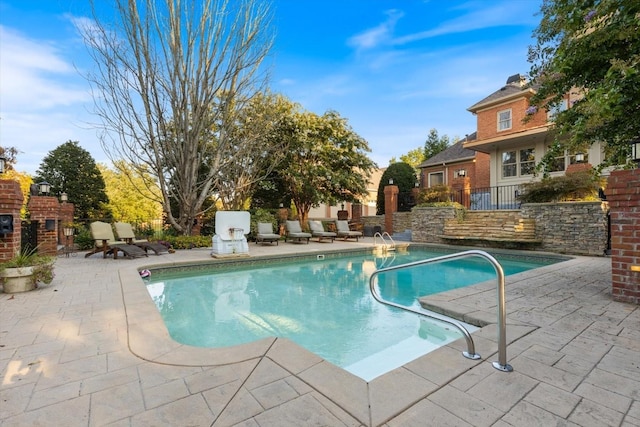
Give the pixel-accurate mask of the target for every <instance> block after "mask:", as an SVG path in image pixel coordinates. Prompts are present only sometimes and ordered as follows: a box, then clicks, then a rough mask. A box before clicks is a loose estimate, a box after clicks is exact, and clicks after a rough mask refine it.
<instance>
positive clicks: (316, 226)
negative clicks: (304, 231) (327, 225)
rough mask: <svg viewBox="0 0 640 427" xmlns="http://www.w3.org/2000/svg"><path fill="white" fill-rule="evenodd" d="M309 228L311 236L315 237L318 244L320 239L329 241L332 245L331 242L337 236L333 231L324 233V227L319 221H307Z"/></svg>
mask: <svg viewBox="0 0 640 427" xmlns="http://www.w3.org/2000/svg"><path fill="white" fill-rule="evenodd" d="M309 228H310V229H311V236H312V237H317V238H318V242H321V241H322V239H329V240H331V242H332V243H333V240H334V239H335V238H336V236H337V234H336V233H334V232H333V231H324V227H323V226H322V222H320V221H309Z"/></svg>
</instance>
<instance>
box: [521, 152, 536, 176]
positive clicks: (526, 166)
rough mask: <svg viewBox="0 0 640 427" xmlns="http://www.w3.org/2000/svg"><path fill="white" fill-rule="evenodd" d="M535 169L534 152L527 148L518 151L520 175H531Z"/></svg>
mask: <svg viewBox="0 0 640 427" xmlns="http://www.w3.org/2000/svg"><path fill="white" fill-rule="evenodd" d="M535 168H536V150H535V148H527V149H525V150H520V175H533V172H534V170H535Z"/></svg>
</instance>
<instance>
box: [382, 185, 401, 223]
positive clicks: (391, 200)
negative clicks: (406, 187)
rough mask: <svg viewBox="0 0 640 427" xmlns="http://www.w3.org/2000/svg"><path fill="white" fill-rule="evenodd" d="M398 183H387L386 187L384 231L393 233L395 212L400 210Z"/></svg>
mask: <svg viewBox="0 0 640 427" xmlns="http://www.w3.org/2000/svg"><path fill="white" fill-rule="evenodd" d="M399 192H400V190H399V189H398V186H397V185H386V186H385V187H384V231H386V232H387V233H389V234H393V214H394V213H395V212H397V211H398V193H399Z"/></svg>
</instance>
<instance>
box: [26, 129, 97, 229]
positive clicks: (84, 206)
mask: <svg viewBox="0 0 640 427" xmlns="http://www.w3.org/2000/svg"><path fill="white" fill-rule="evenodd" d="M34 181H35V182H41V181H46V182H48V183H49V184H51V191H52V194H55V195H60V194H61V193H67V195H68V197H69V201H70V202H72V203H74V204H75V209H76V211H75V216H76V217H77V218H90V219H99V218H103V217H104V216H105V215H108V209H107V208H106V205H105V204H106V203H107V202H108V201H109V199H108V197H107V193H106V192H105V184H104V179H103V177H102V174H101V173H100V170H99V169H98V167H97V166H96V162H95V160H94V159H93V157H91V154H90V153H89V152H88V151H87V150H85V149H84V148H82V147H80V144H79V142H78V141H67V142H65V143H64V144H62V145H60V146H58V147H57V148H55V149H54V150H52V151H50V152H49V153H48V154H47V155H46V156H45V157H44V159H43V160H42V163H40V167H39V168H38V170H37V171H36V176H35V178H34Z"/></svg>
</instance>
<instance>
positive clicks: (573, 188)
mask: <svg viewBox="0 0 640 427" xmlns="http://www.w3.org/2000/svg"><path fill="white" fill-rule="evenodd" d="M601 184H603V182H602V179H601V178H600V177H599V176H597V175H596V174H595V172H594V171H593V170H588V171H578V172H573V173H570V174H566V175H563V176H558V177H553V178H543V179H542V180H541V181H537V182H530V183H527V184H523V185H522V187H523V189H524V191H523V194H520V195H519V196H518V200H520V201H521V202H522V203H549V202H561V201H566V200H598V190H599V189H600V187H601Z"/></svg>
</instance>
